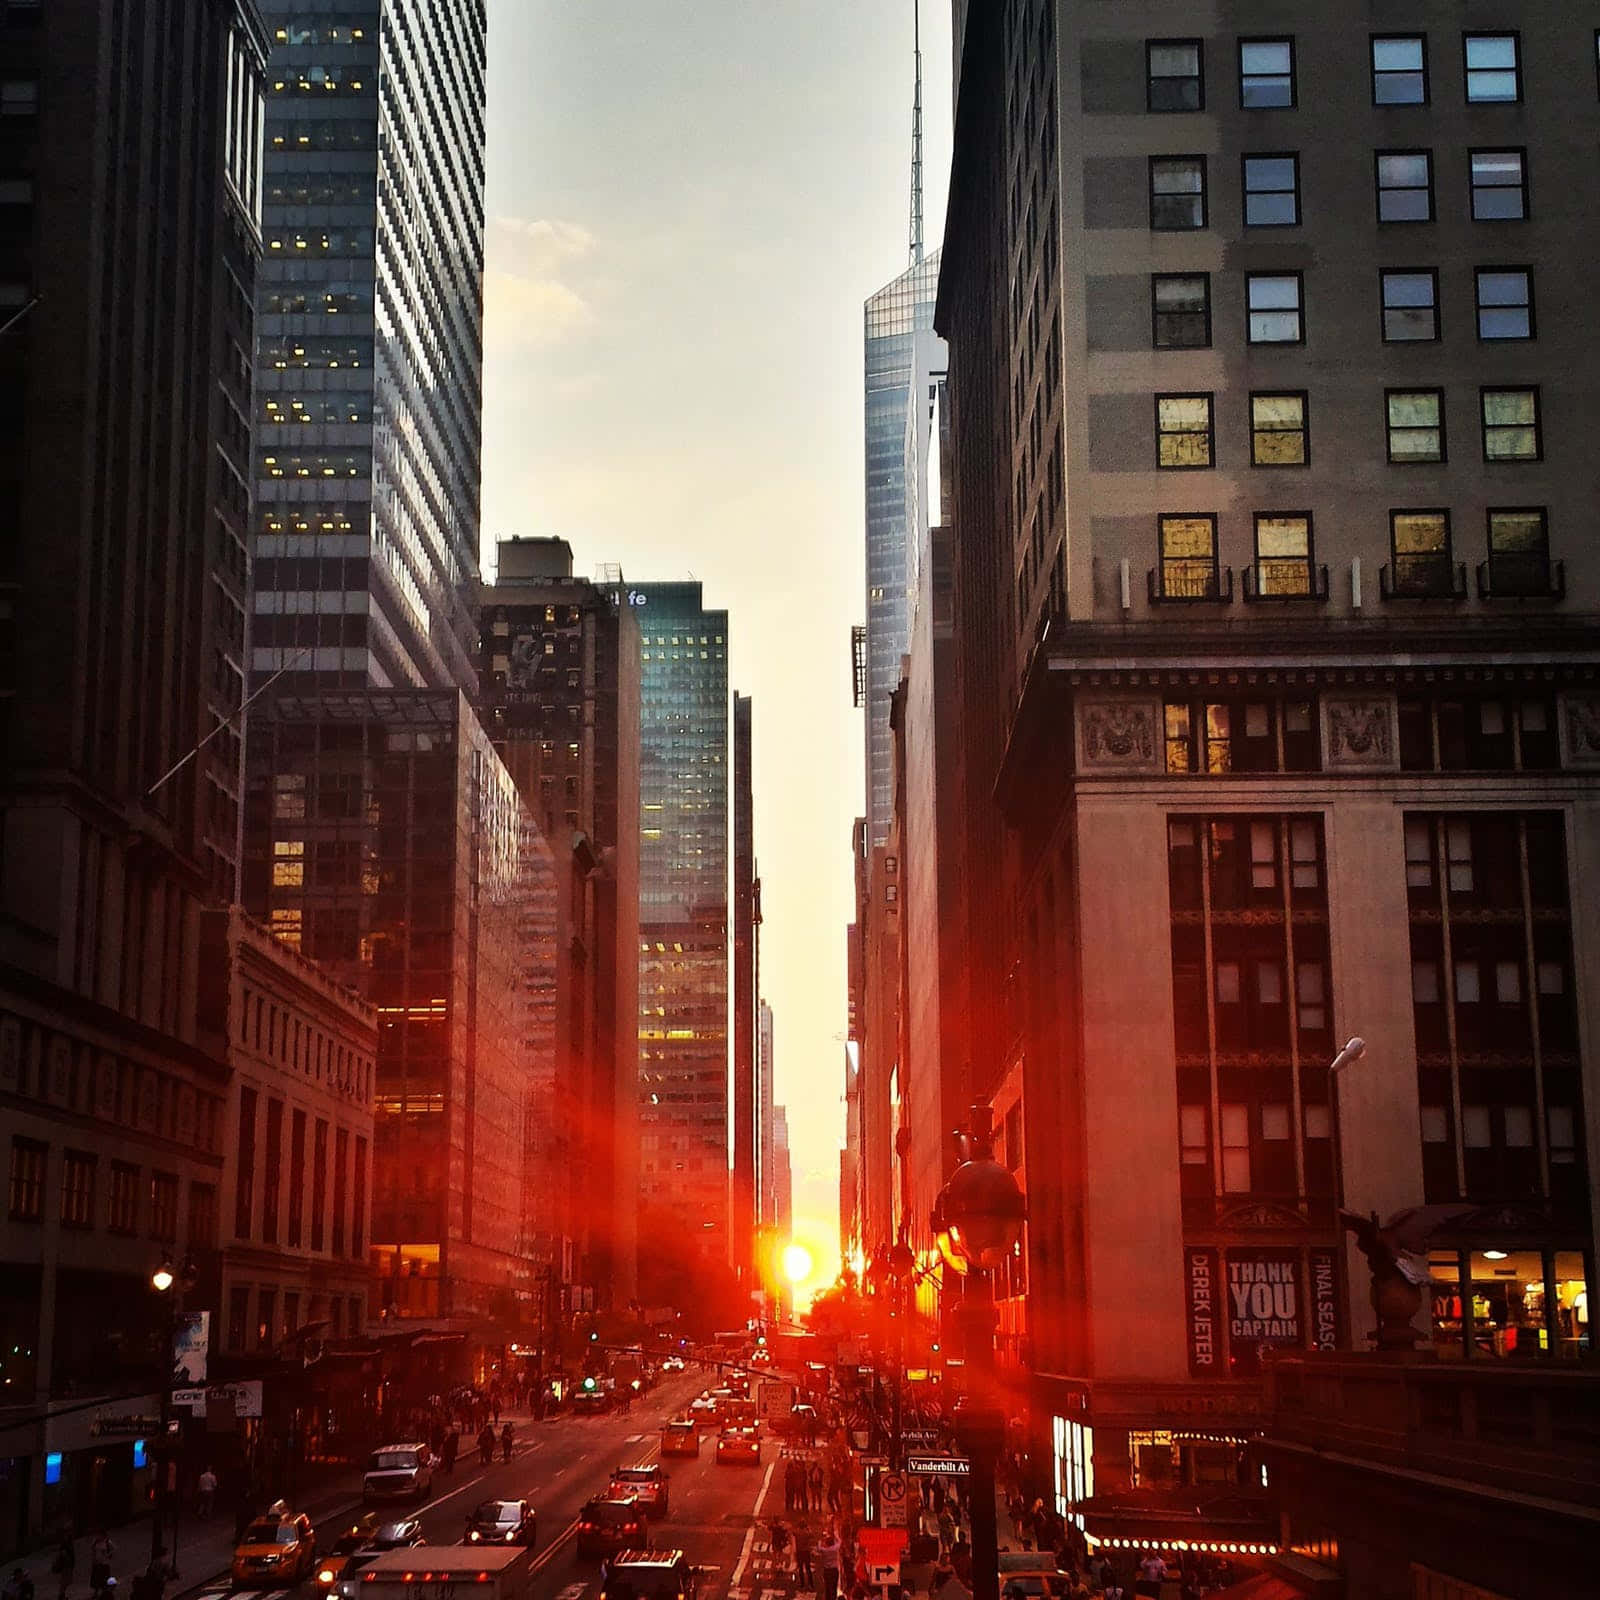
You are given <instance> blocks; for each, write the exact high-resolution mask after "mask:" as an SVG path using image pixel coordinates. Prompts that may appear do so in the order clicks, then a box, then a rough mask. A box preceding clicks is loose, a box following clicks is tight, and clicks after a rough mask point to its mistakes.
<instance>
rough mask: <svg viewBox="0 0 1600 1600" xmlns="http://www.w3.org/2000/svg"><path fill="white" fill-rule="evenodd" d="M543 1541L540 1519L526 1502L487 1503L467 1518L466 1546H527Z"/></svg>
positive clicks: (463, 1540) (474, 1509)
mask: <svg viewBox="0 0 1600 1600" xmlns="http://www.w3.org/2000/svg"><path fill="white" fill-rule="evenodd" d="M538 1540H539V1519H538V1517H537V1516H535V1515H534V1510H533V1506H532V1505H531V1504H530V1503H529V1502H528V1501H526V1500H485V1501H484V1502H483V1504H482V1505H480V1506H475V1507H474V1508H473V1511H472V1514H471V1515H470V1516H469V1517H468V1518H467V1531H466V1533H464V1534H463V1535H462V1538H461V1542H462V1544H524V1545H527V1546H528V1547H529V1548H530V1549H531V1548H532V1547H533V1546H534V1545H536V1544H537V1543H538Z"/></svg>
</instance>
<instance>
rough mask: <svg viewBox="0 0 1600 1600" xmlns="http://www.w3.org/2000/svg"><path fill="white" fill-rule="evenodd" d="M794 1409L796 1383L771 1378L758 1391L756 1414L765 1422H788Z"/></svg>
mask: <svg viewBox="0 0 1600 1600" xmlns="http://www.w3.org/2000/svg"><path fill="white" fill-rule="evenodd" d="M793 1410H794V1385H793V1384H792V1383H782V1382H779V1381H777V1380H775V1379H772V1378H769V1379H767V1381H766V1382H765V1383H763V1384H762V1385H761V1388H760V1389H759V1390H758V1391H757V1399H756V1414H757V1415H758V1416H759V1417H760V1418H761V1420H762V1421H763V1422H786V1421H787V1420H788V1417H789V1413H790V1412H791V1411H793Z"/></svg>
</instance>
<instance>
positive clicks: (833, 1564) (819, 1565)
mask: <svg viewBox="0 0 1600 1600" xmlns="http://www.w3.org/2000/svg"><path fill="white" fill-rule="evenodd" d="M843 1551H844V1544H843V1542H842V1541H841V1540H840V1538H839V1530H838V1529H837V1528H836V1527H835V1526H834V1525H833V1524H832V1523H831V1522H830V1523H829V1524H828V1526H827V1527H826V1528H825V1529H824V1530H823V1534H822V1537H821V1538H820V1539H818V1540H817V1543H816V1548H815V1549H814V1550H813V1552H812V1554H813V1555H814V1556H815V1558H816V1569H817V1593H818V1594H819V1595H820V1596H821V1597H822V1600H838V1597H839V1558H840V1556H841V1554H842V1553H843Z"/></svg>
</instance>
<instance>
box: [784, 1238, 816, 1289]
mask: <svg viewBox="0 0 1600 1600" xmlns="http://www.w3.org/2000/svg"><path fill="white" fill-rule="evenodd" d="M815 1265H816V1263H815V1262H814V1261H813V1260H812V1257H811V1252H810V1251H809V1250H808V1249H806V1247H805V1246H804V1245H803V1244H790V1245H785V1246H784V1250H783V1275H784V1277H786V1278H787V1279H788V1280H789V1282H790V1283H792V1284H795V1285H796V1286H797V1287H798V1286H799V1285H800V1284H802V1283H804V1282H805V1281H806V1279H807V1278H809V1277H810V1276H811V1272H812V1269H813V1267H814V1266H815Z"/></svg>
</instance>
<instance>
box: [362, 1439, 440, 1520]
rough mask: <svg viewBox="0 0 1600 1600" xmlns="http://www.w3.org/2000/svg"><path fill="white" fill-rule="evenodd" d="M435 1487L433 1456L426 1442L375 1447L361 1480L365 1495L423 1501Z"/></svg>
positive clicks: (368, 1498) (373, 1498)
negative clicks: (376, 1448)
mask: <svg viewBox="0 0 1600 1600" xmlns="http://www.w3.org/2000/svg"><path fill="white" fill-rule="evenodd" d="M432 1488H433V1457H432V1455H431V1454H430V1452H429V1450H428V1447H427V1445H425V1444H416V1443H411V1444H386V1445H384V1447H383V1448H382V1449H381V1450H374V1451H373V1452H372V1455H371V1456H370V1457H369V1458H368V1461H367V1471H366V1475H365V1476H364V1477H363V1478H362V1480H361V1498H362V1499H363V1500H365V1501H366V1502H367V1504H368V1505H370V1504H372V1502H373V1501H375V1500H421V1499H422V1498H423V1497H424V1496H425V1495H426V1494H427V1493H428V1491H429V1490H430V1489H432Z"/></svg>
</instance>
